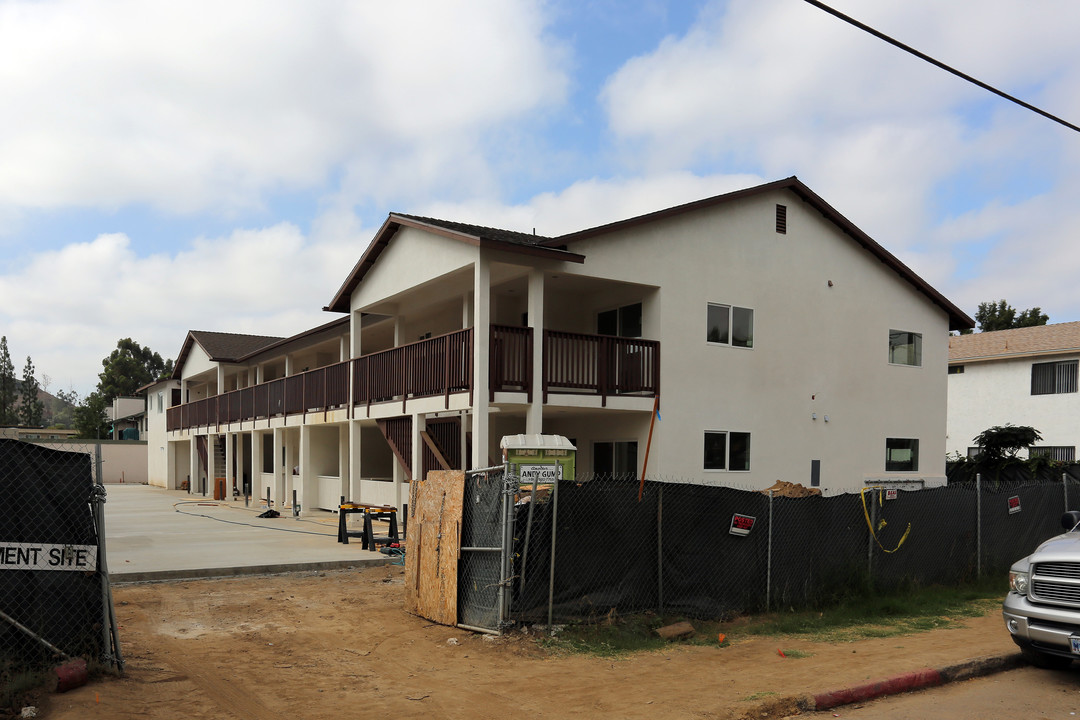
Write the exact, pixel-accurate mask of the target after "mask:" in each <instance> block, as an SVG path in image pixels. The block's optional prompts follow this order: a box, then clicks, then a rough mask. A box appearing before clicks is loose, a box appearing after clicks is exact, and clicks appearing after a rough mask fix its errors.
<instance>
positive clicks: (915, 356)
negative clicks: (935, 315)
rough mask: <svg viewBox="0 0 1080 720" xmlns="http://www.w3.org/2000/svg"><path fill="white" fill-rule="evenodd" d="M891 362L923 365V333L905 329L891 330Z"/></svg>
mask: <svg viewBox="0 0 1080 720" xmlns="http://www.w3.org/2000/svg"><path fill="white" fill-rule="evenodd" d="M889 362H890V363H892V364H893V365H914V366H916V367H921V366H922V335H920V334H919V333H913V332H904V331H903V330H890V331H889Z"/></svg>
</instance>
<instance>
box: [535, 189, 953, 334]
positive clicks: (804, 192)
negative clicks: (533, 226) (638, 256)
mask: <svg viewBox="0 0 1080 720" xmlns="http://www.w3.org/2000/svg"><path fill="white" fill-rule="evenodd" d="M774 190H789V191H790V192H792V193H794V194H795V195H796V196H798V197H799V198H800V199H801V200H803V202H805V203H807V204H808V205H810V206H811V207H813V208H814V209H816V210H817V211H818V212H819V213H821V214H822V215H823V216H824V217H825V219H826V220H828V221H830V222H831V223H833V224H834V225H836V226H837V227H839V228H840V230H842V231H843V232H844V233H845V234H847V235H848V236H850V237H851V238H852V239H853V240H854V241H855V242H856V243H858V244H859V245H861V246H862V247H863V248H865V249H866V250H867V251H869V252H870V254H871V255H874V256H875V257H877V258H878V259H879V260H881V262H883V263H885V265H886V266H888V267H890V268H892V269H893V270H894V271H895V272H896V273H897V274H898V275H899V276H900V277H901V278H903V279H904V280H906V281H907V282H909V283H911V284H912V285H914V286H915V289H916V290H918V291H919V292H921V293H922V294H923V295H926V296H927V297H928V298H929V299H930V301H931V302H933V303H934V304H935V305H937V306H938V307H940V308H941V309H942V310H944V311H945V312H946V313H947V314H948V316H949V329H950V330H966V329H968V328H972V327H975V321H974V320H972V319H971V318H970V317H968V315H967V313H965V312H964V311H963V310H961V309H960V308H958V307H957V306H956V305H954V304H953V303H951V302H950V301H949V300H948V299H947V298H946V297H945V296H944V295H942V294H941V293H940V292H938V291H937V290H935V289H934V288H933V287H931V286H930V284H929V283H928V282H926V281H925V280H923V279H922V278H921V277H919V276H918V275H916V274H915V271H913V270H912V269H911V268H909V267H908V266H907V265H905V264H904V263H902V262H901V261H900V260H899V258H897V257H896V256H895V255H893V254H892V253H890V252H889V251H888V250H886V249H885V248H883V247H882V246H881V245H879V244H878V243H877V242H876V241H875V240H874V239H873V238H871V237H870V236H869V235H867V234H866V233H865V232H863V231H862V230H860V229H859V228H858V227H856V226H855V224H854V223H853V222H851V221H850V220H848V219H847V218H846V217H844V216H843V215H841V214H840V213H839V212H838V211H837V210H836V208H834V207H833V206H832V205H829V203H827V202H825V200H824V199H822V198H821V196H819V195H818V194H817V193H815V192H814V191H813V190H811V189H810V188H809V187H807V186H806V185H805V184H804V183H803V182H802V181H801V180H799V178H797V177H795V176H794V175H792V176H791V177H789V178H784V179H783V180H777V181H775V182H771V183H765V184H764V185H757V186H755V187H751V188H746V189H743V190H736V191H734V192H730V193H725V194H723V195H715V196H713V197H710V198H705V199H704V200H696V201H694V202H689V203H686V204H683V205H676V206H675V207H670V208H666V209H664V210H658V211H656V212H651V213H647V214H645V215H638V216H637V217H632V218H629V219H627V220H619V221H618V222H613V223H607V224H606V225H599V226H597V227H594V228H589V229H587V230H580V231H578V232H574V233H569V234H567V235H561V236H559V237H557V238H552V239H551V240H547V241H545V244H550V245H558V246H568V245H570V244H571V243H574V242H576V241H578V240H584V239H585V238H593V237H597V236H600V235H605V234H607V233H612V232H616V231H618V230H624V229H626V228H630V227H634V226H635V225H643V224H646V223H651V222H656V221H657V220H663V219H665V218H669V217H672V216H675V215H681V214H682V213H686V212H691V211H694V210H701V209H704V208H709V207H713V206H714V205H721V204H723V203H728V202H731V201H733V200H740V199H742V198H746V197H751V196H753V195H760V194H762V193H766V192H771V191H774Z"/></svg>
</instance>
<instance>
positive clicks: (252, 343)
mask: <svg viewBox="0 0 1080 720" xmlns="http://www.w3.org/2000/svg"><path fill="white" fill-rule="evenodd" d="M281 340H282V338H279V337H271V336H268V335H239V334H237V333H223V332H211V331H209V330H189V331H188V334H187V337H186V338H184V346H183V348H181V349H180V355H179V356H178V357H177V358H176V364H175V365H173V374H172V377H173V379H174V380H179V379H180V377H181V376H180V371H181V370H182V369H183V367H184V362H185V361H186V360H187V356H188V354H190V353H191V348H192V347H193V346H194V345H195V344H196V343H198V345H199V347H201V348H202V349H203V350H204V351H205V352H206V354H207V355H208V356H209V357H210V359H211V360H213V361H214V362H236V361H237V360H239V359H240V358H242V357H244V356H245V355H250V354H251V353H253V352H257V351H258V350H260V349H262V348H265V347H267V346H269V345H273V344H274V343H276V342H280V341H281Z"/></svg>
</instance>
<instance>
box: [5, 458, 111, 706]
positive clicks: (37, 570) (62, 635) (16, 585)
mask: <svg viewBox="0 0 1080 720" xmlns="http://www.w3.org/2000/svg"><path fill="white" fill-rule="evenodd" d="M100 477H101V463H100V457H99V456H97V455H96V454H89V453H86V452H70V451H66V450H65V449H64V446H63V445H58V444H50V445H49V446H48V447H42V446H38V445H34V444H31V443H27V442H21V441H17V440H7V439H0V497H2V498H4V505H3V509H2V511H0V683H2V684H3V687H8V685H9V682H10V680H11V678H12V677H14V676H16V675H18V674H21V673H26V672H31V671H33V670H35V669H40V668H45V667H49V666H52V665H56V664H57V663H58V662H63V661H66V660H71V659H75V658H83V659H85V660H86V661H88V662H91V663H95V664H98V663H101V664H104V665H106V666H111V667H114V668H116V669H121V668H122V659H121V656H120V645H119V640H118V637H117V634H116V627H117V626H116V619H115V615H114V613H113V604H112V595H111V591H110V588H109V581H108V568H107V565H106V562H105V538H104V503H105V487H104V486H103V485H102V484H101V483H100ZM95 478H98V481H95Z"/></svg>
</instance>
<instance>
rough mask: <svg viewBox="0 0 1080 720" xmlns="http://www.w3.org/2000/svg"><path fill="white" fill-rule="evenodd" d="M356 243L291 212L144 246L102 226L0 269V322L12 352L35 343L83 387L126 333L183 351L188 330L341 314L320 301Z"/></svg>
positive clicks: (284, 330)
mask: <svg viewBox="0 0 1080 720" xmlns="http://www.w3.org/2000/svg"><path fill="white" fill-rule="evenodd" d="M353 231H355V228H353ZM365 241H366V238H365ZM357 244H358V243H357V238H356V237H355V236H351V235H346V234H338V233H326V234H324V235H323V237H321V238H320V239H317V240H312V239H310V238H305V237H304V236H303V235H302V234H301V233H300V231H299V230H298V229H297V228H296V227H295V226H293V225H290V224H288V223H282V224H279V225H275V226H272V227H268V228H261V229H257V230H236V231H234V232H233V233H231V234H230V235H228V236H226V237H221V238H212V239H210V238H200V239H197V240H195V241H194V242H192V243H191V245H190V246H189V247H187V248H185V249H183V250H182V251H180V252H178V253H176V254H174V255H164V254H159V255H152V256H149V257H139V256H137V255H136V253H135V251H134V250H133V248H132V242H131V240H130V239H129V238H128V237H127V236H125V235H122V234H113V235H101V236H99V237H97V238H95V239H94V240H92V241H90V242H85V243H77V244H73V245H69V246H67V247H65V248H62V249H60V250H57V251H50V252H45V253H41V254H38V255H36V256H35V257H34V258H33V259H32V261H31V262H30V263H29V264H28V265H27V266H25V267H23V268H21V269H20V270H19V271H18V274H15V275H8V276H0V308H3V309H2V310H0V326H2V327H4V328H5V332H4V334H5V335H6V336H7V338H8V346H9V348H10V349H11V353H12V357H13V358H15V359H16V360H17V361H18V360H19V358H25V356H26V355H30V356H32V358H33V360H34V364H35V365H36V366H37V369H38V372H39V374H41V373H44V374H48V375H49V376H50V377H51V378H52V379H53V381H54V382H55V383H56V388H67V387H68V386H69V385H70V386H73V387H74V388H75V389H76V390H77V391H79V392H80V394H85V393H86V392H88V391H90V390H92V389H93V388H94V386H95V385H96V384H97V376H96V373H97V372H99V371H100V369H101V359H102V358H104V357H106V356H107V355H108V354H109V353H110V352H111V351H112V350H113V349H114V348H115V347H116V341H117V340H119V339H120V338H123V337H132V338H134V339H135V340H136V341H137V342H139V343H140V344H142V345H145V346H148V347H150V348H152V349H153V350H154V351H155V352H158V353H160V354H161V355H162V356H163V357H173V358H175V357H176V355H177V353H178V352H179V351H180V345H181V343H182V342H183V339H184V336H185V335H186V333H187V331H188V330H214V331H223V332H238V333H251V334H257V335H291V334H294V333H297V332H301V331H303V330H306V329H308V328H311V327H315V326H316V325H319V324H321V323H324V322H329V321H330V320H332V319H333V318H336V317H339V315H337V314H334V315H330V314H328V313H324V312H322V311H321V308H322V307H323V306H324V305H325V304H326V303H327V302H328V301H329V300H330V298H331V296H332V295H333V292H334V291H335V290H336V289H337V287H338V286H339V284H340V283H341V282H342V281H343V280H344V279H345V274H346V273H347V271H348V268H350V267H352V264H353V263H354V262H355V260H356V258H357V257H358V255H357V250H356V246H357ZM16 364H17V365H18V366H19V367H20V368H21V367H22V363H21V362H17V363H16ZM56 388H54V389H56Z"/></svg>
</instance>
